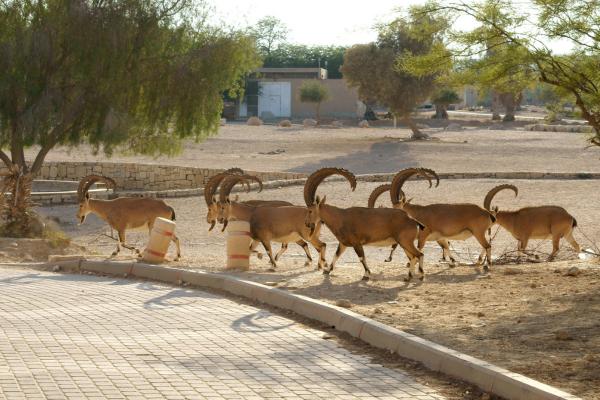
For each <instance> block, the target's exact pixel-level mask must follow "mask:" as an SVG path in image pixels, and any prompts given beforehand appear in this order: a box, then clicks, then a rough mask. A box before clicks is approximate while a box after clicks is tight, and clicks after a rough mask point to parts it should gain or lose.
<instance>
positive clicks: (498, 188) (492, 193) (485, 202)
mask: <svg viewBox="0 0 600 400" xmlns="http://www.w3.org/2000/svg"><path fill="white" fill-rule="evenodd" d="M504 189H510V190H512V191H513V192H515V197H517V196H518V195H519V189H517V187H516V186H515V185H499V186H496V187H495V188H493V189H492V190H490V191H489V192H488V194H487V195H486V196H485V199H484V200H483V208H485V209H486V210H488V211H490V206H491V205H492V199H493V198H494V196H495V195H496V194H497V193H498V192H500V191H501V190H504Z"/></svg>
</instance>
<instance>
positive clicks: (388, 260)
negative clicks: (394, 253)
mask: <svg viewBox="0 0 600 400" xmlns="http://www.w3.org/2000/svg"><path fill="white" fill-rule="evenodd" d="M383 262H392V259H391V258H386V259H385V260H383Z"/></svg>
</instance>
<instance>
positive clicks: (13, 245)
mask: <svg viewBox="0 0 600 400" xmlns="http://www.w3.org/2000/svg"><path fill="white" fill-rule="evenodd" d="M9 246H10V247H19V243H17V242H12V243H11V244H10V245H9Z"/></svg>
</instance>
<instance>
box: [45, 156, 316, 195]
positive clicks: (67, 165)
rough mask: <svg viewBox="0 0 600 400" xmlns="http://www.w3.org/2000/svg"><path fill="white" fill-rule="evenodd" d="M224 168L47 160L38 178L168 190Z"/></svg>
mask: <svg viewBox="0 0 600 400" xmlns="http://www.w3.org/2000/svg"><path fill="white" fill-rule="evenodd" d="M222 171H223V170H221V169H210V168H193V167H178V166H173V165H155V164H136V163H111V162H101V163H96V162H47V163H45V164H44V166H43V167H42V170H41V171H40V174H39V175H38V178H39V179H50V180H73V181H78V180H80V179H81V178H83V177H84V176H86V175H91V174H97V175H105V176H109V177H111V178H112V179H114V180H115V181H116V182H117V187H118V190H147V191H164V190H177V189H194V188H200V187H202V186H204V184H205V183H206V182H207V181H208V179H210V178H211V177H212V176H214V175H216V174H217V173H219V172H222ZM247 172H248V173H251V174H255V175H257V176H258V177H259V178H260V179H262V180H263V181H272V180H279V179H298V178H303V177H306V174H296V173H288V172H255V171H247Z"/></svg>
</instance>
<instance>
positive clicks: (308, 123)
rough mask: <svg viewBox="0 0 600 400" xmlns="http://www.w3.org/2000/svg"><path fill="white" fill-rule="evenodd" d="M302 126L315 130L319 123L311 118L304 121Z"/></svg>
mask: <svg viewBox="0 0 600 400" xmlns="http://www.w3.org/2000/svg"><path fill="white" fill-rule="evenodd" d="M302 125H304V127H305V128H313V127H315V126H317V121H316V120H314V119H311V118H306V119H305V120H304V121H302Z"/></svg>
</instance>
